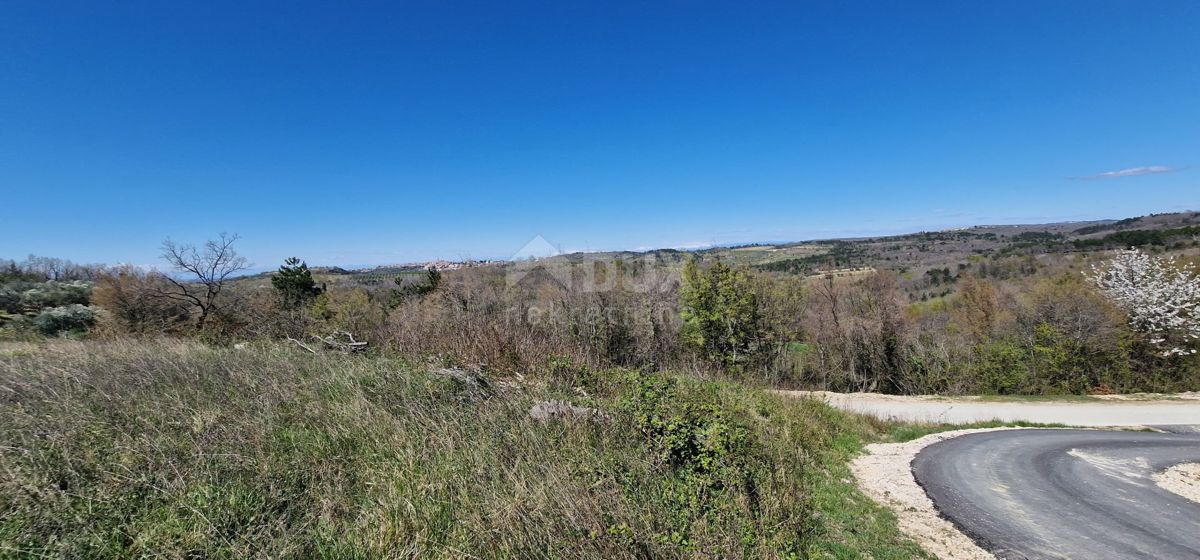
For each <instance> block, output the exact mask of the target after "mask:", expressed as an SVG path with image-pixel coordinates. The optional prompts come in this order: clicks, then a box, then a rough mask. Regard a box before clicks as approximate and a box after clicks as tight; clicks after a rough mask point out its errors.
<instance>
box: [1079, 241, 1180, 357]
mask: <svg viewBox="0 0 1200 560" xmlns="http://www.w3.org/2000/svg"><path fill="white" fill-rule="evenodd" d="M1089 278H1090V279H1091V281H1092V282H1093V283H1095V284H1096V286H1097V287H1099V288H1100V290H1101V291H1102V292H1104V293H1105V294H1106V295H1107V296H1108V297H1109V298H1110V299H1112V300H1113V302H1115V303H1116V304H1117V305H1118V306H1120V307H1121V308H1122V309H1124V310H1125V311H1126V312H1127V313H1128V314H1129V324H1130V326H1131V327H1132V328H1133V329H1134V330H1136V331H1138V332H1141V333H1144V334H1145V335H1146V336H1147V340H1148V341H1149V342H1150V344H1152V345H1154V346H1155V347H1156V348H1159V349H1160V351H1161V353H1162V355H1163V356H1180V355H1185V354H1195V353H1196V346H1197V345H1200V277H1198V276H1197V274H1196V267H1195V266H1194V265H1192V264H1182V263H1179V262H1176V260H1175V258H1174V257H1152V256H1150V255H1147V254H1145V253H1143V252H1141V251H1139V250H1137V249H1129V250H1128V251H1121V253H1120V254H1118V255H1117V256H1116V257H1115V258H1113V259H1112V260H1111V261H1109V262H1107V263H1105V264H1104V265H1103V266H1093V267H1092V274H1091V275H1089Z"/></svg>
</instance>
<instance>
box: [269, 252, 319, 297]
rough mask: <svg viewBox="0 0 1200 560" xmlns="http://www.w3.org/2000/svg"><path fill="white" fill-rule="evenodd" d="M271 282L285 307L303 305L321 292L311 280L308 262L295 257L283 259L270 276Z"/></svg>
mask: <svg viewBox="0 0 1200 560" xmlns="http://www.w3.org/2000/svg"><path fill="white" fill-rule="evenodd" d="M271 284H272V285H273V286H275V290H276V291H277V292H279V298H280V301H282V302H283V305H284V306H285V307H291V308H296V307H300V306H303V305H305V304H307V303H309V302H311V301H312V300H313V298H315V297H317V296H318V295H320V294H321V288H319V287H317V282H316V281H315V280H313V277H312V272H311V271H309V270H308V264H306V263H305V262H304V261H302V260H300V259H298V258H296V257H291V258H289V259H288V260H286V261H284V263H283V266H280V267H279V272H277V273H275V274H274V275H273V276H271Z"/></svg>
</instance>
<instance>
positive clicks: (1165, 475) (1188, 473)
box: [1154, 463, 1200, 502]
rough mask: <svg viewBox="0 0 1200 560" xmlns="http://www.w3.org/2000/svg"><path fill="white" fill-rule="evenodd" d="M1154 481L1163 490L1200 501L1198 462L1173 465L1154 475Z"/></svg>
mask: <svg viewBox="0 0 1200 560" xmlns="http://www.w3.org/2000/svg"><path fill="white" fill-rule="evenodd" d="M1154 482H1155V483H1157V484H1158V485H1159V486H1160V487H1162V488H1163V489H1164V490H1168V491H1171V492H1174V493H1176V494H1179V495H1180V496H1183V497H1184V498H1187V499H1189V500H1191V501H1193V502H1200V463H1184V464H1182V465H1175V466H1174V467H1171V468H1169V469H1167V470H1165V471H1163V472H1161V473H1158V474H1156V475H1154Z"/></svg>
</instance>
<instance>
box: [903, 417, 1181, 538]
mask: <svg viewBox="0 0 1200 560" xmlns="http://www.w3.org/2000/svg"><path fill="white" fill-rule="evenodd" d="M1191 462H1200V434H1173V433H1169V434H1160V433H1149V432H1111V431H1100V430H1001V431H994V432H983V433H977V434H970V435H965V436H960V437H957V438H953V439H948V440H945V441H942V442H938V443H935V444H933V445H930V446H929V447H926V448H925V449H924V450H922V451H921V452H920V453H918V454H917V456H916V458H915V459H913V463H912V468H913V474H914V475H915V476H916V479H917V482H919V483H920V484H921V486H922V487H924V488H925V492H926V493H928V494H929V497H930V498H932V499H933V502H934V505H936V506H937V509H938V511H939V512H941V513H942V515H944V516H946V517H947V518H948V519H950V520H951V521H952V522H954V524H955V525H957V526H958V527H959V528H960V529H962V530H963V531H964V532H965V533H967V534H968V535H970V536H971V537H972V538H974V539H975V540H976V542H978V543H979V544H980V546H982V547H983V548H985V549H987V550H989V551H991V552H992V553H993V554H995V555H996V556H997V557H999V558H1006V559H1007V558H1082V559H1086V560H1103V559H1109V558H1154V559H1182V558H1200V504H1198V503H1196V502H1192V501H1189V500H1187V499H1185V498H1183V497H1181V496H1179V495H1176V494H1174V493H1172V492H1168V491H1166V490H1163V489H1161V488H1159V487H1158V486H1157V485H1156V484H1155V483H1154V480H1153V479H1152V478H1151V476H1152V475H1153V474H1154V473H1156V472H1159V471H1162V470H1164V469H1167V468H1169V467H1171V466H1172V465H1175V464H1178V463H1191Z"/></svg>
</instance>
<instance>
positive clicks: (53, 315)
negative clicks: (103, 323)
mask: <svg viewBox="0 0 1200 560" xmlns="http://www.w3.org/2000/svg"><path fill="white" fill-rule="evenodd" d="M31 322H32V323H33V326H34V327H35V328H36V329H37V330H38V331H40V332H41V333H42V334H46V335H55V334H58V333H61V332H64V331H69V332H83V331H86V330H88V329H90V328H91V327H92V326H93V325H95V324H96V308H95V307H87V306H84V305H79V304H72V305H68V306H64V307H52V308H50V309H44V310H42V312H41V313H38V314H37V315H35V316H34V317H33V319H32V320H31Z"/></svg>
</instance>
